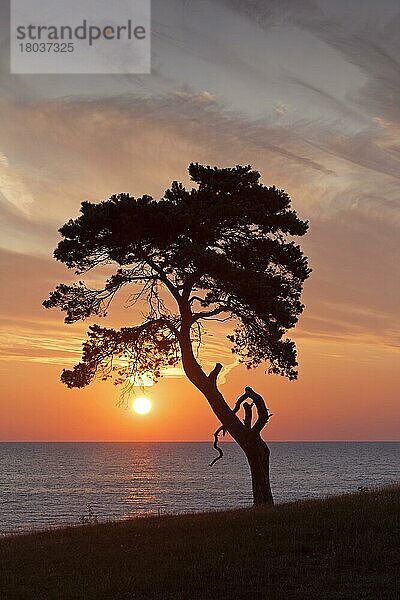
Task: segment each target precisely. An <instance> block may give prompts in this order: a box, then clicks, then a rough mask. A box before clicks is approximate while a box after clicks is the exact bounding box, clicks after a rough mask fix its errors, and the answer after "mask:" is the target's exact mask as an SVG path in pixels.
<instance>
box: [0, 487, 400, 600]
mask: <svg viewBox="0 0 400 600" xmlns="http://www.w3.org/2000/svg"><path fill="white" fill-rule="evenodd" d="M399 508H400V487H394V488H390V489H385V490H380V491H375V492H362V493H359V494H355V495H351V496H350V495H349V496H343V497H338V498H332V499H329V500H322V501H310V502H299V503H294V504H286V505H281V506H277V507H274V508H264V509H246V510H240V511H232V512H224V513H208V514H200V515H187V516H178V517H152V518H144V519H137V520H133V521H128V522H123V523H121V522H119V523H109V524H103V525H87V526H82V527H75V528H69V529H62V530H56V531H51V532H43V533H34V534H28V535H22V536H15V537H11V538H3V539H0V598H1V600H12V599H15V598H23V599H29V600H35V599H40V600H44V599H46V598H54V599H57V600H61V599H66V598H68V599H85V600H91V599H96V600H98V599H102V598H107V599H110V600H111V599H112V600H120V599H125V598H129V599H132V600H136V599H137V600H148V599H152V600H166V599H168V600H172V599H173V600H180V599H182V600H198V599H201V600H206V599H207V600H219V599H229V600H240V599H242V598H243V599H248V600H252V599H258V598H260V599H264V598H265V599H279V600H292V599H293V600H294V599H296V600H297V599H299V600H300V599H302V600H309V599H318V600H324V599H328V598H329V599H332V600H344V599H351V600H368V599H371V600H382V599H393V600H394V599H396V600H398V599H399V598H400V583H399V566H400V564H399V563H400V561H399V538H400V519H399Z"/></svg>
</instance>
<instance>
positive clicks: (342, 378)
mask: <svg viewBox="0 0 400 600" xmlns="http://www.w3.org/2000/svg"><path fill="white" fill-rule="evenodd" d="M286 4H287V3H281V2H276V3H275V2H272V0H271V6H272V5H273V7H274V10H272V9H271V11H270V12H268V14H266V13H265V10H263V2H262V1H261V0H260V2H253V3H252V6H253V9H254V10H252V12H251V14H250V13H249V11H248V10H247V9H246V3H245V2H244V1H241V0H238V1H237V2H234V3H233V2H232V3H231V2H227V1H225V0H213V2H212V3H210V2H208V1H205V2H202V3H198V5H196V11H197V12H196V19H195V20H193V19H191V18H190V19H189V16H188V12H187V10H188V3H186V2H184V1H183V0H162V1H161V0H154V1H153V14H154V15H155V19H154V27H155V30H156V31H155V33H156V34H157V35H154V40H153V41H154V43H153V71H152V74H151V75H143V76H137V77H136V76H126V77H125V76H94V75H93V76H88V77H82V76H62V77H61V76H60V77H59V76H18V77H17V76H13V77H12V76H10V74H9V65H8V58H7V56H6V53H4V52H3V53H2V54H1V55H0V112H1V115H2V119H1V121H0V282H1V290H2V292H1V295H0V441H1V440H4V441H6V440H210V439H211V434H212V432H213V431H214V430H215V428H216V426H217V423H216V421H215V418H214V417H213V415H212V413H211V411H210V409H209V408H208V406H207V403H206V401H205V400H204V399H203V398H202V397H201V396H200V395H199V393H197V392H196V391H195V390H194V389H193V388H192V387H191V385H190V384H189V383H188V382H186V381H185V380H184V379H183V378H182V377H179V373H178V374H176V375H177V376H175V377H171V376H169V377H167V378H165V379H164V380H163V381H161V382H160V383H159V384H157V386H155V387H154V388H152V389H151V390H148V392H147V393H148V395H149V396H150V397H151V398H152V400H153V411H152V412H151V413H150V414H149V415H148V416H145V417H140V416H138V415H134V414H133V413H132V412H131V411H128V410H125V409H123V408H121V407H120V406H119V405H118V402H119V394H120V389H119V388H115V387H114V386H113V385H112V384H110V383H102V382H100V383H96V384H95V385H93V386H91V387H89V388H88V389H85V390H81V391H79V390H67V389H66V388H65V387H63V386H62V385H61V383H60V382H59V375H60V371H61V370H62V368H63V367H70V366H72V365H73V364H74V362H75V361H77V360H78V359H79V355H80V347H81V341H82V340H83V338H84V335H85V330H86V327H87V325H88V323H85V324H77V325H74V326H66V325H64V324H63V317H62V315H61V314H60V313H59V312H57V311H45V310H44V309H43V308H42V306H41V303H42V301H43V299H45V298H46V297H47V296H48V293H49V291H50V290H51V289H53V288H54V286H55V285H56V284H57V283H59V282H61V281H68V278H69V277H70V276H71V274H69V273H68V272H67V270H66V269H65V268H64V267H63V266H62V265H59V264H57V263H55V262H54V260H53V259H52V251H53V249H54V247H55V246H56V244H57V242H58V239H59V237H58V234H57V229H58V228H59V227H60V226H61V225H62V224H63V223H64V222H65V221H66V220H67V219H69V218H71V217H76V216H77V214H78V211H79V206H80V203H81V201H82V200H86V199H88V200H91V201H100V200H103V199H106V198H108V197H109V196H110V195H111V194H114V193H120V192H130V193H131V194H132V195H135V196H139V195H141V194H144V193H148V194H151V195H153V196H154V197H160V195H162V193H163V191H164V190H165V189H166V188H167V187H169V185H170V183H171V181H172V180H174V179H177V180H180V181H182V182H183V183H184V184H187V183H188V180H187V171H186V170H187V166H188V163H189V162H191V161H194V162H196V161H198V162H200V163H202V164H211V165H217V166H220V167H224V166H233V165H235V164H251V165H252V166H253V168H255V169H257V170H259V171H260V173H261V176H262V182H263V183H264V184H266V185H272V184H274V185H276V186H277V187H280V188H283V189H285V190H286V191H287V192H288V193H289V194H290V196H291V197H292V200H293V205H294V208H295V209H296V210H297V211H298V213H299V216H300V218H301V219H309V220H310V225H311V226H310V232H309V233H308V234H307V236H305V238H302V239H301V240H300V241H301V245H302V247H303V249H304V251H305V253H306V254H307V255H308V256H309V259H310V264H311V267H312V268H313V273H312V275H311V277H310V279H309V280H308V281H307V282H306V285H305V292H304V296H303V299H304V302H305V304H306V309H305V312H304V314H303V315H302V316H301V318H300V322H299V325H298V326H297V327H296V329H295V331H294V332H293V333H292V332H291V333H290V335H291V336H292V337H293V338H294V339H295V340H296V341H297V345H298V351H299V363H300V366H299V380H298V381H297V382H287V381H285V380H283V379H282V378H279V377H277V376H265V375H264V374H263V369H262V368H260V369H258V370H257V371H245V370H244V369H243V368H242V367H238V366H237V365H235V364H234V363H233V358H232V355H231V354H230V352H229V348H228V347H227V343H226V338H225V337H224V335H225V333H226V332H222V333H221V334H217V333H215V335H214V337H212V338H209V339H208V341H207V340H205V347H204V354H203V360H204V364H205V366H207V368H211V365H212V364H213V362H215V361H221V362H223V363H224V365H225V366H227V370H226V371H227V372H226V373H225V380H226V381H225V383H224V384H223V385H222V390H223V392H224V393H225V394H226V397H227V399H228V401H229V402H230V403H231V404H232V405H233V403H234V401H235V400H236V398H237V397H238V395H239V394H241V392H242V390H243V388H244V386H245V385H251V386H252V387H254V388H255V389H256V390H257V391H259V392H260V393H262V394H264V395H265V398H266V399H267V402H268V405H269V406H270V408H271V409H272V412H273V413H274V417H273V418H272V419H271V422H270V424H269V425H268V427H267V428H266V432H265V437H266V439H271V440H396V439H399V431H400V404H399V398H398V390H399V374H398V373H399V372H400V369H399V365H398V347H399V343H398V340H399V335H398V332H399V328H398V309H399V298H400V289H399V278H398V277H396V272H398V259H397V257H398V254H399V250H400V248H399V239H400V235H399V231H398V229H399V227H398V226H399V212H398V203H399V201H400V192H399V173H400V154H399V152H398V148H399V144H400V110H399V105H398V102H393V101H391V98H398V96H399V92H400V89H399V85H398V70H397V67H396V68H395V66H394V65H395V61H394V60H393V59H392V58H391V57H395V56H397V55H398V27H396V26H395V24H396V21H395V20H393V16H394V14H395V12H396V11H397V9H398V7H397V3H395V2H392V1H391V0H388V1H387V2H381V3H379V6H378V5H377V4H376V3H373V2H369V1H368V2H367V1H365V2H363V10H362V11H360V10H359V6H358V7H357V2H355V3H345V2H325V1H321V2H320V3H317V4H316V6H315V7H314V8H313V11H311V12H310V11H309V9H308V7H307V2H300V1H299V2H294V3H288V6H287V10H284V9H283V8H281V5H282V6H283V7H285V6H286ZM289 4H290V7H289ZM289 8H290V10H289ZM2 11H4V7H3V6H1V7H0V17H1V18H0V47H1V48H4V47H5V45H4V44H6V45H7V36H8V35H9V31H8V26H7V27H6V25H7V19H6V18H5V17H4V18H3V16H4V15H3V12H2ZM210 11H211V12H210ZM214 11H216V13H214ZM257 11H258V12H257ZM376 11H378V12H379V19H377V14H376ZM216 14H217V15H218V18H214V16H215V15H216ZM371 22H373V23H374V27H373V28H372V27H370V26H368V27H367V26H366V25H365V24H366V23H367V24H368V23H371ZM189 23H190V26H189ZM222 33H223V34H224V35H222ZM1 44H2V45H1ZM379 48H380V49H381V51H379V52H378V50H377V49H379ZM382 89H384V90H388V91H389V92H390V93H388V94H382V93H381V91H382ZM122 301H123V298H122ZM137 316H138V313H137V312H136V313H135V312H129V311H128V313H127V315H126V320H125V317H124V318H123V317H122V315H121V311H120V310H119V309H118V310H116V312H115V314H114V316H113V318H115V319H117V320H118V321H119V322H120V323H121V324H125V323H126V324H134V323H136V322H137ZM104 324H105V322H104Z"/></svg>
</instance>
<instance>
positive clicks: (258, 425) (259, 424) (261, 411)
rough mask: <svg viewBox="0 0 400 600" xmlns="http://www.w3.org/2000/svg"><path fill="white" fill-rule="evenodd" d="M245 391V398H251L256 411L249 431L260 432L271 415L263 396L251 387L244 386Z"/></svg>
mask: <svg viewBox="0 0 400 600" xmlns="http://www.w3.org/2000/svg"><path fill="white" fill-rule="evenodd" d="M245 393H246V397H247V398H250V399H251V400H253V403H254V405H255V407H256V409H257V413H258V418H257V421H256V422H255V423H254V425H253V427H252V429H251V431H253V432H254V433H261V431H262V430H263V429H264V427H265V425H266V424H267V423H268V421H269V419H270V417H271V416H272V415H270V414H269V412H268V408H267V405H266V404H265V401H264V398H263V397H262V396H260V394H257V393H256V392H255V391H254V390H253V389H252V388H251V387H246V388H245Z"/></svg>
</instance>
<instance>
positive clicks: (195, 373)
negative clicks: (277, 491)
mask: <svg viewBox="0 0 400 600" xmlns="http://www.w3.org/2000/svg"><path fill="white" fill-rule="evenodd" d="M186 319H187V322H186V320H185V321H184V322H183V325H182V330H181V335H180V339H179V342H180V346H181V351H182V365H183V369H184V371H185V373H186V375H187V377H188V379H189V381H191V382H192V383H193V385H194V386H195V387H196V388H197V389H198V390H199V391H200V392H201V393H202V394H203V395H204V396H205V398H206V399H207V400H208V403H209V405H210V407H211V409H212V410H213V412H214V414H215V416H216V417H217V418H218V420H219V421H220V423H221V424H222V426H223V429H224V430H226V431H228V432H229V433H230V434H231V436H232V437H233V439H234V440H235V442H236V443H237V444H238V445H239V446H240V447H241V448H242V450H243V451H244V453H245V454H246V457H247V460H248V463H249V465H250V472H251V481H252V487H253V499H254V505H260V504H273V498H272V493H271V486H270V482H269V448H268V446H267V444H266V443H265V442H264V440H263V439H262V438H261V435H260V432H259V431H254V430H249V428H248V426H247V425H246V426H245V425H244V424H243V423H242V421H241V420H240V419H239V418H238V416H237V415H236V414H235V413H234V411H233V410H232V409H231V408H230V407H229V405H228V404H227V403H226V401H225V398H224V397H223V395H222V394H221V392H220V391H219V389H218V388H217V377H218V374H219V372H220V371H221V369H222V365H221V364H219V363H218V364H217V365H216V366H215V368H214V369H213V371H212V372H211V373H210V374H209V375H208V376H207V375H206V374H205V373H204V371H203V369H202V368H201V367H200V365H199V363H198V362H197V360H196V358H195V356H194V354H193V348H192V344H191V339H190V327H191V321H190V316H189V317H186Z"/></svg>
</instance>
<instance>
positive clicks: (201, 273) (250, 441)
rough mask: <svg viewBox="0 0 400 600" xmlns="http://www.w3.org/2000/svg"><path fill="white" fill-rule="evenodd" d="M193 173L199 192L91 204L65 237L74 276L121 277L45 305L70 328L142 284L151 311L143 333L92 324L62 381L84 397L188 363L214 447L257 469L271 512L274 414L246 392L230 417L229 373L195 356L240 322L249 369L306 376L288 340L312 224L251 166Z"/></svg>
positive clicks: (62, 251) (58, 292)
mask: <svg viewBox="0 0 400 600" xmlns="http://www.w3.org/2000/svg"><path fill="white" fill-rule="evenodd" d="M189 174H190V177H191V179H192V181H194V182H196V184H198V187H197V189H191V190H187V189H185V188H184V187H183V185H182V184H181V183H178V182H176V181H174V182H173V183H172V186H171V188H170V189H168V190H167V191H166V192H165V194H164V197H163V198H162V199H161V200H159V201H156V200H154V199H153V198H151V197H150V196H146V195H145V196H142V197H141V198H132V197H131V196H129V195H128V194H120V195H118V196H112V197H111V198H110V199H109V200H106V201H104V202H100V203H99V204H93V203H90V202H83V203H82V206H81V215H80V216H79V217H78V218H77V219H75V220H70V221H68V223H66V224H65V225H64V226H63V227H62V228H61V229H60V233H61V235H62V236H63V239H62V240H61V241H60V243H59V244H58V247H57V248H56V250H55V252H54V256H55V258H56V259H57V260H59V261H61V262H63V263H65V264H66V265H67V266H68V267H69V268H73V269H75V270H76V273H77V274H82V273H86V272H87V271H89V270H91V269H93V268H94V267H97V266H98V265H104V264H114V265H116V270H115V272H114V274H113V275H112V276H111V277H110V278H109V279H108V280H107V281H106V282H105V284H104V287H103V288H102V289H91V288H89V287H88V286H86V285H85V283H84V282H83V281H79V283H76V284H74V285H65V284H60V285H58V286H57V287H56V289H55V290H54V291H53V292H52V293H51V294H50V297H49V299H48V300H46V301H45V302H44V303H43V304H44V306H45V307H46V308H52V307H59V308H61V310H63V311H65V313H66V318H65V322H66V323H73V322H74V321H78V320H82V319H85V318H87V317H89V316H92V315H98V316H102V315H104V314H105V313H106V312H107V309H108V307H109V305H110V303H111V302H112V300H113V298H114V296H115V295H116V294H117V292H119V291H120V290H121V288H123V287H124V286H126V285H129V284H134V285H135V286H136V287H135V290H136V291H135V293H134V294H133V295H132V296H131V298H132V301H133V302H139V301H144V302H145V303H146V305H147V307H148V310H147V316H146V317H145V318H144V320H143V322H142V323H141V324H139V325H136V326H130V327H124V328H122V329H120V330H115V329H110V328H104V327H100V326H99V325H92V326H90V327H89V331H88V338H87V340H86V341H85V342H84V344H83V354H82V360H81V362H80V363H79V364H77V365H76V366H75V367H74V368H73V369H72V370H64V371H63V373H62V375H61V380H62V381H63V382H64V383H65V384H66V385H67V386H68V387H70V388H72V387H78V388H81V387H84V386H86V385H87V384H89V383H90V382H91V381H92V380H93V379H94V378H95V376H96V375H100V376H101V377H102V378H103V379H106V378H108V377H113V378H114V379H115V381H116V383H123V382H129V381H131V382H132V381H138V380H139V379H140V377H143V376H144V375H146V376H147V377H150V378H152V379H153V380H154V381H157V379H158V378H159V377H160V376H161V375H162V372H163V369H164V368H166V367H168V366H172V365H176V364H177V363H178V362H180V361H181V362H182V366H183V369H184V372H185V374H186V375H187V377H188V379H189V380H190V381H191V382H192V383H193V385H194V386H196V388H197V389H198V390H200V392H202V394H203V395H204V396H205V398H206V399H207V400H208V402H209V404H210V406H211V408H212V410H213V412H214V413H215V415H216V417H217V418H218V419H219V421H220V423H221V427H220V428H219V429H218V430H217V431H216V432H215V434H214V443H215V447H216V448H217V449H218V450H219V453H220V455H222V451H221V450H220V449H219V447H218V436H219V435H220V433H225V432H226V431H227V432H229V433H230V435H231V436H232V437H233V438H234V440H235V441H236V442H237V443H238V444H239V446H240V447H241V448H242V449H243V451H244V452H245V454H246V457H247V459H248V462H249V466H250V470H251V475H252V484H253V496H254V503H255V504H263V503H269V502H272V495H271V489H270V484H269V449H268V447H267V445H266V444H265V442H264V441H263V439H262V437H261V431H262V429H263V428H264V427H265V425H266V424H267V422H268V419H269V416H270V415H269V413H268V409H267V408H266V406H265V403H264V400H263V398H262V397H261V396H260V395H259V394H256V393H255V392H254V391H253V390H252V389H251V388H250V387H246V389H245V393H244V395H243V396H241V397H240V398H239V400H238V401H237V403H236V405H235V407H234V408H233V409H231V408H230V406H229V405H228V403H227V402H226V401H225V399H224V397H223V395H222V394H221V392H220V390H219V389H218V387H217V378H218V375H219V373H220V371H221V369H222V365H221V364H220V363H218V364H216V366H215V368H214V369H213V370H212V371H211V373H209V374H208V375H207V374H206V373H205V372H204V370H203V369H202V367H201V365H200V363H199V361H198V359H197V354H196V348H197V346H198V344H199V343H201V331H202V324H204V323H205V322H207V321H209V320H211V319H214V320H218V321H224V320H226V319H232V320H233V323H234V326H233V331H232V333H231V335H229V336H228V339H229V340H230V341H231V343H232V351H233V352H234V353H235V354H236V355H237V356H238V357H239V360H240V361H241V362H243V363H245V364H246V365H247V367H248V368H251V367H256V366H258V365H260V364H261V363H263V362H267V363H268V372H269V373H276V374H279V375H282V376H285V377H287V378H289V379H296V378H297V371H296V366H297V361H296V347H295V344H294V342H293V341H291V340H289V339H283V336H284V334H285V332H286V330H288V329H290V328H292V327H293V326H294V325H295V324H296V322H297V320H298V317H299V315H300V313H301V312H302V310H303V305H302V303H301V300H300V296H301V291H302V286H303V282H304V281H305V279H306V278H307V277H308V275H309V273H310V269H309V268H308V265H307V259H306V257H304V256H303V253H302V251H301V249H300V248H299V246H298V245H296V244H295V243H294V242H293V241H291V240H290V238H291V237H292V236H301V235H304V234H305V233H306V231H307V228H308V223H307V222H304V221H301V220H300V219H299V218H298V217H297V215H296V213H295V212H294V211H293V210H290V198H289V196H288V195H287V194H286V193H285V192H284V191H282V190H278V189H277V188H275V186H273V187H266V186H264V185H262V184H260V183H259V179H260V174H259V173H258V172H257V171H252V170H251V167H250V166H236V167H234V168H227V169H219V168H216V167H214V168H211V167H209V166H207V167H204V166H201V165H199V164H190V166H189ZM163 289H164V290H165V291H166V292H167V294H165V293H164V292H163V291H162V290H163ZM166 295H169V297H172V299H173V301H174V305H175V306H176V309H175V312H174V311H172V310H171V309H169V308H168V307H167V301H166ZM246 400H250V402H246ZM241 407H243V409H244V412H245V416H244V422H242V420H241V419H240V418H239V416H238V412H239V410H240V408H241ZM253 407H254V408H255V410H256V411H257V419H256V420H255V423H254V425H252V424H251V422H252V409H253Z"/></svg>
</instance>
